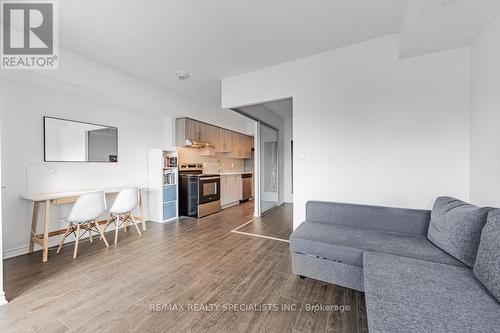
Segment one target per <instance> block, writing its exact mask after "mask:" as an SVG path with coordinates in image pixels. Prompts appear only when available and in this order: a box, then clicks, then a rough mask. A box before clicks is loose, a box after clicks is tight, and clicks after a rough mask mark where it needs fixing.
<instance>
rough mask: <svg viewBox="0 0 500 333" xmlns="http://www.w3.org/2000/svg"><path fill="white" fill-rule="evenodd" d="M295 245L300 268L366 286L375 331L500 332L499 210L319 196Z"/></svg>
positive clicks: (445, 200) (453, 202) (305, 273)
mask: <svg viewBox="0 0 500 333" xmlns="http://www.w3.org/2000/svg"><path fill="white" fill-rule="evenodd" d="M485 225H486V226H485ZM483 227H484V230H483ZM290 249H291V251H292V258H293V271H294V273H295V274H297V275H300V276H301V277H310V278H314V279H318V280H322V281H326V282H330V283H333V284H336V285H339V286H343V287H347V288H351V289H355V290H359V291H364V292H365V294H366V307H367V315H368V326H369V330H370V332H468V331H474V332H500V303H499V302H500V210H497V209H492V208H481V207H476V206H474V205H470V204H467V203H464V202H462V201H460V200H457V199H454V198H450V197H440V198H438V199H437V200H436V203H435V205H434V208H433V210H432V211H427V210H415V209H402V208H389V207H378V206H366V205H354V204H344V203H329V202H318V201H312V202H308V203H307V207H306V221H305V222H304V223H302V224H301V225H300V226H299V227H298V228H297V229H296V230H295V231H294V232H293V233H292V235H291V236H290ZM478 249H479V250H478Z"/></svg>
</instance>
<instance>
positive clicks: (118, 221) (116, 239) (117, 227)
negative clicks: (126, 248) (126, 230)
mask: <svg viewBox="0 0 500 333" xmlns="http://www.w3.org/2000/svg"><path fill="white" fill-rule="evenodd" d="M115 219H116V220H115V221H116V223H115V225H116V227H115V245H116V244H117V243H118V229H119V228H120V216H116V217H115Z"/></svg>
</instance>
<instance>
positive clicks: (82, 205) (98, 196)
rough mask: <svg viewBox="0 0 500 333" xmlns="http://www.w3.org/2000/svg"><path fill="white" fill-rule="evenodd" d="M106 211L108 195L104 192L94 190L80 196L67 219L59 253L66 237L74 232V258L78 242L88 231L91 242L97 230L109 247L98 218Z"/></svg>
mask: <svg viewBox="0 0 500 333" xmlns="http://www.w3.org/2000/svg"><path fill="white" fill-rule="evenodd" d="M105 211H106V196H105V194H104V192H92V193H85V194H82V195H80V196H79V197H78V199H77V200H76V201H75V204H74V205H73V208H71V212H70V213H69V215H68V217H67V218H65V220H66V221H67V222H68V227H67V228H66V232H65V233H64V236H63V238H62V239H61V243H60V244H59V248H58V249H57V253H59V251H61V248H62V246H63V244H64V241H65V240H66V237H67V236H68V235H69V234H70V233H73V234H74V235H75V250H74V252H73V258H76V255H77V253H78V242H79V240H80V238H81V237H83V235H85V233H86V232H88V233H89V238H90V242H91V243H92V231H97V232H98V233H99V234H100V235H101V238H102V239H103V240H104V243H105V244H106V247H109V244H108V241H107V240H106V237H104V233H103V232H102V230H101V229H100V228H99V225H98V224H97V221H96V218H98V217H99V215H101V214H102V213H104V212H105ZM82 228H83V229H85V231H84V232H83V233H82V234H81V235H80V229H82Z"/></svg>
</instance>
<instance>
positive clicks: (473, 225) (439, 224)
mask: <svg viewBox="0 0 500 333" xmlns="http://www.w3.org/2000/svg"><path fill="white" fill-rule="evenodd" d="M490 210H491V208H488V207H477V206H474V205H471V204H469V203H466V202H463V201H460V200H458V199H455V198H451V197H439V198H437V200H436V202H435V203H434V207H433V208H432V212H431V222H430V224H429V231H428V232H427V238H429V240H430V241H431V242H433V243H434V244H435V245H436V246H437V247H439V248H440V249H441V250H443V251H445V252H446V253H448V254H450V255H452V256H453V257H455V258H457V259H458V260H460V261H461V262H463V263H464V264H466V265H467V266H469V267H473V266H474V262H475V261H476V254H477V249H478V247H479V240H480V238H481V231H482V229H483V227H484V224H485V223H486V219H487V216H488V212H489V211H490Z"/></svg>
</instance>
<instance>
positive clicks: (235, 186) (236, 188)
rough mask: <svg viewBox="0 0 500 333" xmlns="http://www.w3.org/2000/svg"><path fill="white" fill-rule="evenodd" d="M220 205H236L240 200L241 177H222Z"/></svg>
mask: <svg viewBox="0 0 500 333" xmlns="http://www.w3.org/2000/svg"><path fill="white" fill-rule="evenodd" d="M220 187H221V192H220V204H221V206H223V208H224V206H227V205H231V204H234V203H238V202H239V201H240V200H241V195H242V193H241V191H242V183H241V175H239V174H238V175H222V176H221V180H220Z"/></svg>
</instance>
